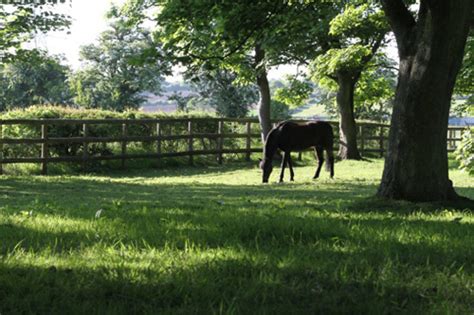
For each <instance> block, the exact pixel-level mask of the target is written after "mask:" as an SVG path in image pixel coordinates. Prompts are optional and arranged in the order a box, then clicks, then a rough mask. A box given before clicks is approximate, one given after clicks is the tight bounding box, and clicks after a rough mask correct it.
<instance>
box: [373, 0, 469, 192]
mask: <svg viewBox="0 0 474 315" xmlns="http://www.w3.org/2000/svg"><path fill="white" fill-rule="evenodd" d="M381 2H382V6H383V9H384V11H385V14H386V16H387V18H388V21H389V23H390V26H391V28H392V30H393V32H394V34H395V38H396V40H397V46H398V53H399V56H400V72H399V77H398V86H397V90H396V93H395V100H394V107H393V114H392V120H391V127H390V134H389V144H388V154H387V157H386V159H385V167H384V172H383V176H382V181H381V184H380V186H379V189H378V195H379V196H381V197H386V198H391V199H405V200H413V201H435V200H439V201H442V200H453V199H458V198H459V196H458V195H457V194H456V192H455V190H454V188H453V184H452V182H451V181H450V180H449V176H448V155H447V148H446V139H447V127H448V116H449V109H450V101H451V96H452V93H453V88H454V84H455V81H456V75H457V73H458V71H459V69H460V68H461V64H462V59H463V52H464V46H465V44H466V39H467V36H468V32H469V27H470V24H471V22H472V16H473V13H474V12H473V9H474V2H473V1H472V0H456V1H441V0H421V1H420V2H419V7H418V9H417V12H416V16H415V15H414V13H412V12H411V11H410V9H409V8H408V6H407V4H406V3H405V2H404V1H402V0H382V1H381Z"/></svg>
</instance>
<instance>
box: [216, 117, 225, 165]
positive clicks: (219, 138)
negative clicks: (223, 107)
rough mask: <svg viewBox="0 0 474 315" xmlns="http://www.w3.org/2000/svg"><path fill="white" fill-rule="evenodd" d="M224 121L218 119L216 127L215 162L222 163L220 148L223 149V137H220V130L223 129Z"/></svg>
mask: <svg viewBox="0 0 474 315" xmlns="http://www.w3.org/2000/svg"><path fill="white" fill-rule="evenodd" d="M223 125H224V122H223V121H222V120H219V125H218V128H217V162H218V163H219V164H222V150H223V142H224V139H223V138H222V131H223Z"/></svg>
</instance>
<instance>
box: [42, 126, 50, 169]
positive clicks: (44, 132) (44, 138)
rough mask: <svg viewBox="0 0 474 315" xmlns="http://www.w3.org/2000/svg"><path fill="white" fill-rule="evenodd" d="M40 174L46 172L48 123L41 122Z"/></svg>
mask: <svg viewBox="0 0 474 315" xmlns="http://www.w3.org/2000/svg"><path fill="white" fill-rule="evenodd" d="M41 140H42V142H41V159H42V162H41V174H42V175H46V174H48V156H49V152H48V151H49V149H48V125H46V124H41Z"/></svg>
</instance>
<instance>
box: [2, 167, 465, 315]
mask: <svg viewBox="0 0 474 315" xmlns="http://www.w3.org/2000/svg"><path fill="white" fill-rule="evenodd" d="M382 165H383V161H382V160H374V161H371V162H358V163H348V162H341V163H337V164H336V178H335V179H333V180H329V179H326V178H327V177H323V178H322V179H321V180H320V181H318V182H317V183H315V182H313V181H312V180H311V177H312V175H313V173H314V161H313V162H312V165H310V166H304V167H297V168H296V169H295V172H296V178H295V179H296V182H295V183H291V184H290V183H287V184H283V185H274V184H270V185H267V186H264V185H260V184H259V183H260V181H261V174H260V173H259V172H258V171H257V169H256V168H255V166H249V165H248V164H246V165H243V164H231V165H227V166H220V167H206V168H196V167H193V168H183V167H180V168H175V169H157V170H146V171H144V170H140V171H129V172H123V171H120V172H113V173H110V174H104V175H100V176H98V175H93V174H88V175H87V176H44V177H41V176H15V177H9V176H2V177H1V189H2V194H0V238H1V240H2V243H1V244H2V245H1V246H0V255H1V256H2V259H1V260H0V283H1V284H2V290H0V311H1V312H2V313H4V314H23V313H32V312H33V313H36V312H39V311H40V310H46V312H48V313H53V314H55V313H83V314H88V313H89V314H91V313H97V312H100V313H104V314H129V313H146V314H221V313H222V314H231V313H234V314H255V313H256V314H295V313H296V314H341V313H345V314H347V313H357V314H384V313H391V314H396V313H407V314H431V313H453V314H468V313H470V312H471V310H472V291H471V288H472V281H473V273H474V270H473V268H474V267H473V265H472V263H471V261H472V257H473V255H474V249H473V246H472V244H473V241H474V229H473V228H472V224H473V223H474V216H473V214H472V212H470V211H466V210H462V208H460V209H456V208H452V207H451V206H445V205H440V204H427V203H409V202H388V201H384V200H379V199H373V198H370V197H369V196H371V195H373V194H374V192H375V191H376V184H377V182H378V180H379V179H380V176H381V172H382ZM324 175H326V174H324ZM452 175H453V181H454V183H456V185H458V186H459V187H460V189H461V190H462V192H463V194H465V195H467V196H470V197H471V198H473V197H474V190H473V187H472V184H471V183H472V182H471V181H470V180H471V178H469V177H468V176H467V175H466V174H462V173H461V172H459V171H456V170H455V171H453V172H452ZM326 176H327V175H326ZM84 297H87V301H86V302H85V301H84Z"/></svg>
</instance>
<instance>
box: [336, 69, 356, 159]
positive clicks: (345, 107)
mask: <svg viewBox="0 0 474 315" xmlns="http://www.w3.org/2000/svg"><path fill="white" fill-rule="evenodd" d="M355 82H356V81H355V80H354V79H353V76H352V75H351V74H349V73H339V74H338V75H337V83H338V85H339V89H338V91H337V107H338V109H339V114H340V122H339V153H338V154H339V157H340V158H341V159H343V160H346V159H348V160H360V159H361V156H360V153H359V149H358V148H357V127H356V122H355V118H354V89H355Z"/></svg>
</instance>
